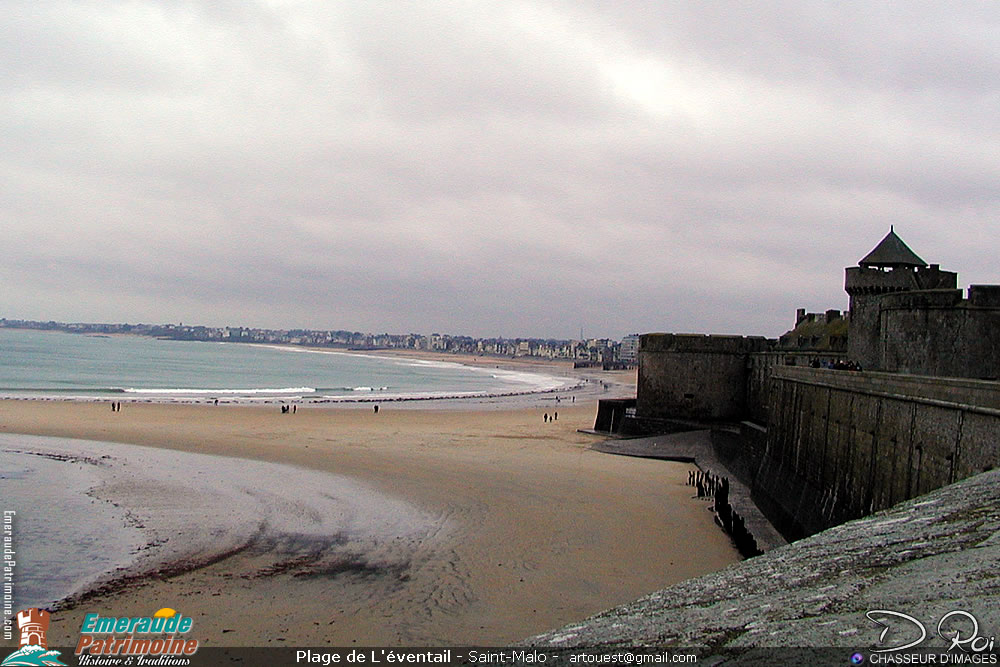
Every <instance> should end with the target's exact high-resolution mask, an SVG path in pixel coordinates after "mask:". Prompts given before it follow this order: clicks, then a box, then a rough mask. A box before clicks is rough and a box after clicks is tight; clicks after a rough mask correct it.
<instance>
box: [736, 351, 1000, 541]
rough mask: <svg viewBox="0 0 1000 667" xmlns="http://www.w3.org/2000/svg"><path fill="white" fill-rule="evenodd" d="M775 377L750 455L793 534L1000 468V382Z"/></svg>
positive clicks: (760, 486) (779, 520) (786, 372)
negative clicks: (761, 431)
mask: <svg viewBox="0 0 1000 667" xmlns="http://www.w3.org/2000/svg"><path fill="white" fill-rule="evenodd" d="M769 382H770V392H771V394H770V395H771V400H770V401H769V404H770V415H769V420H768V427H767V436H766V444H764V445H763V451H760V450H759V446H760V445H759V440H758V446H757V447H753V446H752V443H747V444H748V451H747V452H746V454H747V455H748V456H750V457H752V458H755V459H757V460H758V461H759V466H758V468H757V472H756V474H755V476H754V480H753V489H754V492H755V494H758V495H760V496H761V500H762V509H764V510H765V511H766V512H768V513H769V514H770V515H772V517H773V518H774V519H775V522H776V525H778V527H779V528H780V529H782V530H783V531H784V532H786V533H787V534H789V536H790V537H796V536H799V535H805V534H812V533H815V532H818V531H820V530H823V529H825V528H828V527H830V526H833V525H837V524H840V523H842V522H844V521H847V520H850V519H856V518H859V517H862V516H865V515H867V514H870V513H871V512H873V511H877V510H881V509H885V508H888V507H890V506H892V505H893V504H895V503H898V502H900V501H903V500H906V499H909V498H913V497H916V496H918V495H920V494H923V493H927V492H928V491H931V490H933V489H937V488H940V487H942V486H945V485H947V484H950V483H952V482H954V481H956V480H960V479H964V478H966V477H970V476H972V475H974V474H976V473H979V472H982V471H984V470H990V469H992V468H994V467H996V466H998V465H1000V438H998V435H1000V383H996V382H983V381H977V380H965V379H954V378H934V377H926V376H908V375H898V374H890V373H873V372H865V373H854V372H849V371H832V370H823V369H812V368H799V367H783V366H775V367H773V368H772V369H771V373H770V380H769ZM754 450H757V451H754Z"/></svg>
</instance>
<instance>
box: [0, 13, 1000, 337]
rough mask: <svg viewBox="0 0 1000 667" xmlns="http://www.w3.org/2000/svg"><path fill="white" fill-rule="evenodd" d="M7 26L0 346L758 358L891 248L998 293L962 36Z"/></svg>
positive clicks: (387, 17)
mask: <svg viewBox="0 0 1000 667" xmlns="http://www.w3.org/2000/svg"><path fill="white" fill-rule="evenodd" d="M11 6H12V12H11V15H12V16H11V21H10V22H9V29H8V30H5V31H4V32H3V34H2V35H0V56H6V57H0V81H2V82H3V83H0V111H2V113H0V221H2V224H3V226H4V231H5V235H6V236H7V244H6V247H5V249H4V256H5V257H4V259H5V261H4V262H3V265H2V266H0V277H2V279H3V280H4V283H5V284H9V285H11V286H12V287H13V289H11V290H8V291H6V293H5V294H3V295H0V316H7V317H40V318H44V319H48V318H57V319H86V318H87V313H88V312H89V313H92V314H93V316H94V318H100V319H114V320H131V321H136V320H140V319H141V320H145V321H156V320H158V319H164V320H166V319H171V320H175V321H176V320H178V319H183V321H185V322H188V321H192V322H193V321H197V320H203V321H205V323H207V324H226V323H234V324H240V323H247V324H256V325H261V326H278V327H280V326H288V327H291V326H313V327H332V328H341V327H345V328H358V329H366V330H390V331H409V330H415V331H422V332H430V331H442V332H445V331H447V332H450V333H467V334H470V335H539V336H559V337H569V336H574V335H577V334H578V333H579V328H580V326H583V327H584V329H585V331H587V332H589V333H590V334H591V335H613V336H620V335H622V334H625V333H630V332H632V331H637V330H639V331H641V330H652V329H661V330H662V329H684V330H701V331H745V332H750V333H762V334H768V335H776V334H779V333H781V332H782V331H783V330H784V329H785V328H787V326H788V321H787V320H788V319H789V318H788V313H790V312H792V311H793V310H794V308H795V307H798V306H805V307H808V308H810V309H821V308H826V307H844V306H845V305H846V297H845V295H844V294H843V291H842V288H841V281H842V273H841V271H842V270H843V267H844V266H846V265H848V264H852V263H854V262H856V261H857V259H858V258H860V257H861V256H863V255H864V254H865V253H866V252H867V251H868V250H870V249H871V246H873V245H874V244H875V243H876V242H877V241H878V239H880V238H881V237H882V235H884V233H885V231H886V229H887V228H888V225H889V224H895V225H896V229H897V231H898V232H899V233H900V234H901V235H902V236H903V238H904V239H906V240H907V241H908V242H909V243H910V244H911V245H912V246H913V248H914V249H915V250H916V251H917V252H918V253H919V254H921V255H922V256H924V257H925V259H928V260H929V261H940V262H941V264H942V265H944V266H946V268H949V269H953V270H958V271H960V272H961V274H962V276H963V278H964V277H965V276H968V277H969V279H970V280H972V279H974V280H976V281H977V282H1000V273H998V269H996V268H995V266H996V264H995V261H994V260H993V257H992V255H993V254H994V253H992V251H991V250H990V248H991V242H992V240H993V234H994V233H995V230H994V229H993V226H995V220H996V219H997V214H998V212H1000V210H998V209H1000V206H998V198H997V193H996V185H995V184H996V182H997V177H998V176H1000V174H998V171H1000V167H998V164H1000V163H998V161H997V160H996V159H995V157H994V156H995V155H997V154H998V153H1000V150H998V149H1000V146H998V142H1000V126H998V120H997V119H998V118H1000V114H998V113H997V112H998V111H1000V98H998V97H997V95H996V92H995V80H996V79H997V76H996V75H997V74H998V73H1000V72H998V69H1000V64H998V58H1000V56H998V54H1000V48H998V46H1000V44H998V41H1000V40H998V38H997V37H996V35H998V34H1000V31H998V30H996V27H997V25H996V24H997V23H998V22H1000V12H998V11H997V10H996V8H995V7H994V6H993V5H988V4H962V5H957V6H947V7H946V6H944V5H938V4H936V3H935V4H930V3H928V4H923V5H919V6H910V5H908V6H907V7H906V10H905V11H903V10H902V9H900V10H898V11H897V10H896V9H887V8H884V7H882V8H875V6H873V5H870V3H864V4H861V3H857V4H852V3H847V4H845V5H837V6H836V7H834V6H831V5H829V4H827V3H812V2H797V3H777V2H774V3H754V4H753V5H746V6H741V7H740V8H737V7H735V6H733V5H706V4H705V3H687V4H685V3H680V4H678V3H646V2H629V3H618V4H615V5H609V4H607V3H600V2H596V3H580V2H557V1H554V0H553V1H551V2H542V1H539V2H529V1H525V2H517V3H501V4H489V3H462V2H421V3H407V4H403V5H401V4H399V3H384V4H382V3H354V4H351V3H347V4H343V3H323V2H315V3H312V2H304V3H293V4H287V5H281V4H272V3H251V2H227V3H208V2H198V1H196V0H187V1H186V2H152V1H148V2H135V3H129V4H127V5H106V4H105V3H68V4H58V3H52V4H48V3H42V4H38V3H14V4H13V5H11ZM914 7H916V8H914ZM60 283H64V284H70V283H71V284H72V289H71V290H70V289H67V293H72V295H73V298H72V299H69V298H67V297H66V296H65V295H60V293H59V287H58V286H59V284H60ZM48 306H50V310H51V311H52V312H48V311H49V308H48Z"/></svg>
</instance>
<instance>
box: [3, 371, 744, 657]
mask: <svg viewBox="0 0 1000 667" xmlns="http://www.w3.org/2000/svg"><path fill="white" fill-rule="evenodd" d="M550 370H551V369H550ZM619 377H622V376H619ZM540 400H541V399H540ZM556 410H558V420H557V421H552V422H548V423H546V422H545V421H544V420H543V413H545V412H548V413H550V414H551V413H553V412H555V411H556ZM595 410H596V401H595V400H594V399H593V397H591V398H587V399H578V400H577V401H576V403H571V402H570V401H569V400H566V399H563V400H561V401H560V403H559V404H558V405H556V404H555V403H554V398H553V397H547V398H545V399H544V402H542V403H539V404H537V405H532V406H528V407H523V406H522V407H512V408H505V409H495V408H494V409H488V410H487V409H483V408H481V407H475V406H473V408H472V409H470V408H468V407H466V408H462V407H461V406H458V407H455V406H451V407H450V408H449V409H429V410H413V409H395V407H394V406H391V405H385V406H382V409H381V410H380V412H379V413H378V414H375V413H374V412H373V411H372V410H371V409H358V408H353V409H351V408H346V409H340V408H329V407H309V406H304V407H300V408H299V409H298V411H297V413H295V414H281V413H280V412H279V410H278V408H277V407H276V406H213V405H174V404H156V403H150V404H145V403H144V404H126V405H124V406H123V409H122V411H121V412H118V413H112V412H111V411H110V410H109V408H108V405H107V404H104V403H87V402H47V401H21V400H7V401H0V431H2V432H7V433H21V434H38V435H49V436H59V437H72V438H81V439H87V440H97V441H106V442H117V443H128V444H133V445H146V446H151V447H157V448H163V449H168V450H178V451H185V452H193V453H206V454H214V455H221V456H226V457H238V458H245V459H254V460H258V461H268V462H274V463H282V464H291V465H294V466H299V467H302V468H308V469H311V470H316V471H325V472H330V473H336V474H339V475H346V476H348V477H350V478H352V479H356V480H358V481H360V482H363V483H365V484H368V485H371V486H372V487H374V488H375V489H377V490H379V491H381V492H383V493H385V494H387V495H389V496H391V497H393V498H396V499H399V500H402V501H406V502H408V503H411V504H412V505H413V506H415V507H417V508H420V510H421V511H422V512H424V513H426V514H427V515H428V516H430V517H432V518H433V521H432V522H431V525H432V526H434V528H432V529H431V530H430V531H429V532H428V533H427V534H426V535H424V536H423V537H422V539H421V541H420V543H419V544H418V545H417V547H416V548H415V550H414V551H412V553H409V555H408V557H407V560H406V562H405V563H404V564H403V565H401V566H394V567H392V568H385V569H379V568H378V567H367V566H358V567H350V566H345V567H343V568H341V569H339V570H337V569H336V568H334V569H332V570H331V569H329V568H328V569H327V570H325V571H323V572H316V571H315V570H310V568H309V563H308V562H306V561H305V560H303V559H301V558H299V559H296V558H295V557H293V556H287V557H286V555H284V554H275V553H271V552H269V551H268V550H267V549H265V548H258V549H249V550H246V551H242V552H240V553H236V554H233V555H231V556H230V557H228V558H225V559H222V560H220V561H218V562H216V563H213V564H210V565H206V566H203V567H199V568H197V569H194V570H186V569H185V568H184V567H183V565H184V564H183V563H182V564H178V565H179V567H177V568H176V572H177V573H174V572H172V573H171V576H168V577H162V578H151V579H147V580H143V581H135V582H131V583H130V584H129V585H128V586H124V587H121V588H120V589H117V590H110V591H108V592H106V593H104V594H102V595H100V596H98V597H95V598H92V599H88V600H85V601H84V602H82V603H81V604H79V605H77V606H76V607H74V608H72V609H69V610H63V611H59V612H56V613H55V614H54V615H53V621H52V626H51V629H50V638H49V642H50V644H56V645H66V644H72V643H74V642H75V640H76V638H77V637H78V635H79V627H80V621H81V619H82V617H83V614H85V613H86V612H88V611H99V612H102V613H105V614H113V615H119V616H137V615H140V616H141V615H147V614H149V613H151V612H153V611H155V610H156V609H159V608H161V607H172V608H175V609H178V610H179V611H181V612H182V613H184V614H185V615H187V616H190V617H192V618H194V619H195V624H196V629H197V633H198V635H199V637H201V638H203V645H205V646H213V645H215V646H284V645H287V646H292V645H301V646H307V645H310V646H322V645H333V646H350V645H354V644H357V645H376V644H395V645H460V644H465V645H497V644H503V643H511V642H516V641H517V640H518V639H520V638H523V637H527V636H529V635H532V634H534V633H537V632H541V631H544V630H546V629H550V628H553V627H557V626H559V625H562V624H565V623H569V622H572V621H574V620H579V619H582V618H584V617H586V616H587V615H589V614H593V613H595V612H598V611H600V610H603V609H605V608H608V607H610V606H613V605H616V604H619V603H623V602H626V601H628V600H631V599H634V598H636V597H638V596H640V595H642V594H644V593H647V592H650V591H652V590H654V589H657V588H661V587H664V586H666V585H669V584H671V583H674V582H677V581H681V580H683V579H687V578H690V577H693V576H697V575H700V574H703V573H706V572H710V571H714V570H717V569H719V568H721V567H724V566H725V565H728V564H730V563H732V562H735V561H736V560H738V556H737V554H736V552H735V551H734V550H733V548H732V546H731V544H730V542H729V540H728V538H727V537H725V536H724V535H723V534H722V533H721V531H720V530H719V529H718V528H717V527H716V526H715V525H714V523H713V521H712V514H711V513H710V511H709V510H708V503H707V502H706V501H701V500H697V499H694V498H693V497H692V496H693V494H692V489H691V488H690V487H688V486H686V485H685V481H686V479H687V471H688V469H689V466H687V465H686V464H681V463H669V462H664V461H653V460H644V459H635V458H626V457H615V456H609V455H606V454H600V453H597V452H595V451H592V450H590V449H589V445H590V444H591V443H592V442H593V441H594V436H589V435H586V434H581V433H579V432H578V431H577V429H580V428H589V427H591V426H592V425H593V420H594V415H595ZM237 463H238V462H237ZM288 484H295V479H289V480H288ZM205 511H206V512H210V511H212V508H205ZM355 565H356V564H355Z"/></svg>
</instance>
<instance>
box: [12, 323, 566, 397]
mask: <svg viewBox="0 0 1000 667" xmlns="http://www.w3.org/2000/svg"><path fill="white" fill-rule="evenodd" d="M577 384H578V380H575V379H571V378H565V377H557V376H553V375H547V374H541V373H525V372H519V371H512V370H503V369H500V368H489V367H480V366H466V365H462V364H459V363H454V362H448V361H429V360H422V359H413V358H408V357H407V358H404V357H393V356H380V355H378V354H357V353H350V352H342V351H336V350H317V349H306V348H301V347H295V346H269V345H257V344H247V343H222V342H199V341H176V340H160V339H155V338H147V337H141V336H95V335H81V334H73V333H67V332H60V331H39V330H17V329H0V397H2V398H49V399H70V400H109V401H111V400H125V401H157V402H208V401H211V402H216V401H218V402H220V403H223V402H226V403H233V402H241V403H254V402H274V401H304V402H309V403H327V402H331V403H358V402H366V403H367V402H372V401H401V400H406V401H431V400H440V399H462V398H474V397H491V396H512V395H524V394H532V393H542V392H549V391H556V390H561V389H568V388H572V387H573V386H576V385H577Z"/></svg>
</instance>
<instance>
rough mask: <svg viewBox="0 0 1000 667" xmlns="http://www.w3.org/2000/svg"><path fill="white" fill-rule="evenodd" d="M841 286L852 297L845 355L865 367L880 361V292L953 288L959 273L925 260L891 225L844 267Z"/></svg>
mask: <svg viewBox="0 0 1000 667" xmlns="http://www.w3.org/2000/svg"><path fill="white" fill-rule="evenodd" d="M845 273H846V275H845V277H844V289H845V290H846V291H847V293H848V295H850V297H851V301H850V303H851V305H850V308H851V325H850V332H849V334H848V339H847V356H848V358H849V359H851V360H853V361H856V362H858V363H860V364H861V365H862V367H863V368H865V369H866V370H879V369H880V368H881V365H882V358H883V355H882V346H883V341H882V338H883V333H882V332H883V329H882V326H881V312H882V311H881V308H880V305H879V302H880V300H881V298H882V296H884V295H886V294H892V293H895V292H911V291H914V290H928V289H955V287H956V285H957V284H958V274H956V273H954V272H952V271H942V270H941V268H940V267H939V266H938V265H937V264H931V265H930V266H928V265H927V262H925V261H924V260H922V259H920V257H919V256H917V254H916V253H915V252H913V251H912V250H910V248H909V247H908V246H907V245H906V244H905V243H903V240H902V239H901V238H899V237H898V236H896V232H895V231H893V229H892V227H890V228H889V233H888V234H887V235H886V237H885V238H884V239H882V240H881V241H880V242H879V244H878V245H877V246H875V249H874V250H872V251H871V252H870V253H868V254H867V255H866V256H865V257H864V259H862V260H861V261H860V262H858V266H852V267H848V268H847V269H846V271H845Z"/></svg>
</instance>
